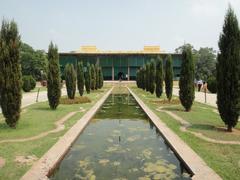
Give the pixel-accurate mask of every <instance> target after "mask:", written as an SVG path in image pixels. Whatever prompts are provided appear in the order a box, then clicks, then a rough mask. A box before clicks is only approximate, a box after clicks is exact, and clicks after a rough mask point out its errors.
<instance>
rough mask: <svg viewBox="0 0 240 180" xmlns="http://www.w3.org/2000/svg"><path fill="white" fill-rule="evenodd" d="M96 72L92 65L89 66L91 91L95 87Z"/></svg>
mask: <svg viewBox="0 0 240 180" xmlns="http://www.w3.org/2000/svg"><path fill="white" fill-rule="evenodd" d="M96 81H97V78H96V71H95V66H94V64H92V65H91V90H95V89H96V88H95V86H96Z"/></svg>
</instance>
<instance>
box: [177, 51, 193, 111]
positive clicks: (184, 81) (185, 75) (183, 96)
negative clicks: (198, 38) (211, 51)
mask: <svg viewBox="0 0 240 180" xmlns="http://www.w3.org/2000/svg"><path fill="white" fill-rule="evenodd" d="M179 88H180V90H179V98H180V101H181V104H182V105H183V107H184V108H185V110H186V111H190V110H191V107H192V104H193V101H194V95H195V89H194V62H193V55H192V50H191V49H190V48H189V47H184V48H183V52H182V66H181V74H180V80H179Z"/></svg>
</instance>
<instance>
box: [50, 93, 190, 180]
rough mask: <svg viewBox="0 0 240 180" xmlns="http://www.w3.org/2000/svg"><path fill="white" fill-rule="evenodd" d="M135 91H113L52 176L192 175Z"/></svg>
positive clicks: (170, 176) (165, 176) (171, 177)
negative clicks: (123, 92)
mask: <svg viewBox="0 0 240 180" xmlns="http://www.w3.org/2000/svg"><path fill="white" fill-rule="evenodd" d="M165 143H166V142H165V140H164V139H163V138H162V137H161V133H160V132H159V131H158V129H157V128H156V127H155V126H154V124H153V123H152V122H151V121H149V120H148V118H147V117H146V115H145V113H144V112H143V111H142V109H141V108H139V106H138V104H137V103H136V101H135V100H134V98H133V97H132V96H131V95H129V94H128V95H123V94H121V95H117V94H115V95H111V96H110V97H109V98H108V99H107V101H106V102H105V103H104V105H103V106H102V108H101V109H100V110H99V112H98V113H97V114H96V116H95V117H94V119H93V120H92V121H91V123H90V124H89V125H88V126H87V128H86V129H85V130H84V132H83V133H82V134H81V136H80V137H79V138H78V139H77V141H76V142H75V144H74V145H73V146H72V148H71V149H70V151H69V153H68V154H67V155H66V157H65V158H64V159H63V161H62V163H61V164H60V166H59V168H58V170H56V172H55V174H54V175H53V177H52V178H51V179H102V180H107V179H139V180H141V179H190V177H189V174H188V173H186V170H185V168H184V165H183V164H182V163H181V162H180V161H179V160H178V159H177V158H176V156H175V155H174V153H173V152H172V150H171V149H170V148H169V147H168V145H167V144H165Z"/></svg>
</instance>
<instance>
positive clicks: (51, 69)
mask: <svg viewBox="0 0 240 180" xmlns="http://www.w3.org/2000/svg"><path fill="white" fill-rule="evenodd" d="M47 95H48V102H49V106H50V108H51V109H53V110H55V109H56V108H57V106H58V105H59V100H60V97H61V82H60V67H59V56H58V48H57V46H56V45H53V43H52V42H51V43H50V45H49V47H48V76H47Z"/></svg>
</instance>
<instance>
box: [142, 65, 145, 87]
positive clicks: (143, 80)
mask: <svg viewBox="0 0 240 180" xmlns="http://www.w3.org/2000/svg"><path fill="white" fill-rule="evenodd" d="M142 89H143V90H145V89H146V66H145V65H144V66H143V69H142Z"/></svg>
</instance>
